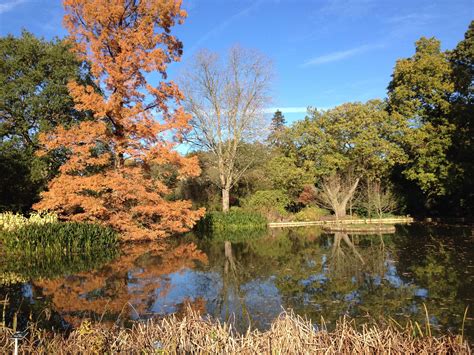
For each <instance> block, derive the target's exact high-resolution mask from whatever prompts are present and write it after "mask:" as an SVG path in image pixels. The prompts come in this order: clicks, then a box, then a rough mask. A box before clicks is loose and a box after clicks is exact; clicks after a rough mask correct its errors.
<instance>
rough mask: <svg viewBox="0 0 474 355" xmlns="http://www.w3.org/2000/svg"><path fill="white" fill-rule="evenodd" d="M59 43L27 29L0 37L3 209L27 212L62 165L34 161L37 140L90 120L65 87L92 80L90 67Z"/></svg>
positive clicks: (53, 158)
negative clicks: (42, 134)
mask: <svg viewBox="0 0 474 355" xmlns="http://www.w3.org/2000/svg"><path fill="white" fill-rule="evenodd" d="M69 49H70V48H69V45H68V44H67V43H66V42H64V41H60V40H58V39H55V40H53V41H46V40H44V39H41V38H36V37H35V36H34V35H33V34H31V33H29V32H27V31H23V32H22V34H21V36H20V37H14V36H12V35H9V36H6V37H3V38H0V58H1V60H0V164H1V165H2V167H4V169H6V170H3V171H9V172H10V173H8V174H6V176H3V177H2V188H1V189H0V208H1V209H13V210H28V209H29V207H30V206H31V204H32V203H33V202H34V201H35V200H36V198H37V195H38V192H39V190H41V189H42V188H43V186H44V184H45V182H46V181H47V180H48V179H49V178H50V177H51V175H52V174H53V173H54V170H55V169H56V168H57V167H58V165H59V164H60V163H61V158H62V157H64V155H63V154H58V152H56V153H55V154H51V155H49V156H48V157H46V158H41V159H40V158H38V157H35V155H34V154H35V151H36V149H37V148H38V140H37V136H38V133H39V132H44V131H47V130H50V129H51V128H53V127H56V126H57V125H59V124H65V125H69V124H71V123H72V122H75V121H77V120H83V119H85V118H86V117H87V114H86V113H84V112H78V111H77V110H75V109H74V103H73V101H72V99H71V97H70V96H69V92H68V89H67V87H66V84H67V83H68V81H69V80H71V79H75V80H78V81H82V82H84V81H87V82H91V78H90V75H89V71H88V67H87V66H86V64H85V63H82V62H79V61H78V60H77V59H76V58H75V56H74V54H73V53H72V52H70V50H69Z"/></svg>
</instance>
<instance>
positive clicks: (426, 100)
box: [388, 37, 454, 198]
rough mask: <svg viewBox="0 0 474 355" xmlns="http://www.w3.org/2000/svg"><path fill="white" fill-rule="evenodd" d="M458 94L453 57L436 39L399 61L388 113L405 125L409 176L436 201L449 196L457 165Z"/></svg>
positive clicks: (406, 173) (420, 43)
mask: <svg viewBox="0 0 474 355" xmlns="http://www.w3.org/2000/svg"><path fill="white" fill-rule="evenodd" d="M453 90H454V84H453V82H452V68H451V65H450V63H449V58H448V55H447V54H446V53H444V52H442V51H441V49H440V42H439V41H438V40H437V39H436V38H425V37H422V38H421V39H419V40H418V41H417V42H416V51H415V54H414V55H413V56H412V57H410V58H404V59H400V60H398V61H397V63H396V65H395V69H394V72H393V74H392V81H391V82H390V84H389V86H388V105H389V106H388V109H389V112H390V114H391V116H392V117H394V118H395V119H396V120H399V121H403V122H404V132H405V138H404V143H405V144H404V146H405V147H406V149H405V151H406V153H407V155H408V162H407V164H406V165H405V166H404V170H403V174H404V176H405V177H406V178H407V179H408V180H409V181H414V182H416V183H417V184H418V186H419V187H420V188H421V190H422V191H423V192H424V193H425V194H426V195H427V196H428V198H432V197H435V196H440V195H444V194H445V193H446V184H447V180H448V178H449V172H450V169H451V165H452V164H451V162H450V161H449V159H448V151H449V149H450V147H451V144H452V134H453V131H454V125H453V124H451V123H450V120H449V116H450V113H451V102H450V99H451V95H452V93H453Z"/></svg>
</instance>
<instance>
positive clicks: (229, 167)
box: [182, 47, 271, 211]
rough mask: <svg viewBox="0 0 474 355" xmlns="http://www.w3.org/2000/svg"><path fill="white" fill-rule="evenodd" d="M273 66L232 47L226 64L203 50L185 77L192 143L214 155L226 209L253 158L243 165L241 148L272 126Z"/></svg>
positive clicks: (264, 60)
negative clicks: (268, 119)
mask: <svg viewBox="0 0 474 355" xmlns="http://www.w3.org/2000/svg"><path fill="white" fill-rule="evenodd" d="M270 68H271V66H270V63H269V61H268V59H267V58H265V57H264V56H263V55H262V54H260V53H257V52H255V51H251V50H248V49H243V48H240V47H233V48H231V49H230V51H229V53H228V56H227V60H226V62H225V63H224V62H222V61H220V59H219V57H218V56H217V54H215V53H211V52H208V51H201V52H200V53H198V54H197V56H196V57H195V59H194V62H193V63H192V66H191V67H190V68H189V69H188V71H187V72H186V73H185V75H184V76H183V80H182V81H183V84H182V87H183V91H184V94H185V100H186V101H185V102H186V109H187V110H188V111H189V112H191V114H192V115H193V119H192V120H191V124H192V126H193V129H192V131H191V132H190V134H189V135H188V141H189V142H191V143H192V144H194V145H195V146H197V147H199V148H200V149H202V150H206V151H209V152H211V153H212V154H213V155H214V158H215V159H214V160H215V163H216V168H217V170H218V172H219V188H220V189H221V192H222V210H223V211H228V210H229V198H230V190H231V188H232V187H233V186H234V185H235V184H236V183H237V182H238V181H239V179H240V178H241V176H242V174H243V173H244V172H245V171H246V170H247V168H248V167H249V166H250V165H251V164H252V162H253V160H254V159H253V158H251V159H250V161H248V162H247V163H244V164H241V165H240V166H238V165H237V164H236V162H237V159H238V152H239V148H240V147H241V146H242V145H243V144H245V143H248V142H252V141H255V140H256V139H257V138H262V136H263V133H264V129H265V128H267V127H265V126H266V122H265V119H264V112H263V111H264V108H265V106H266V104H267V102H268V100H269V88H270V79H271V69H270Z"/></svg>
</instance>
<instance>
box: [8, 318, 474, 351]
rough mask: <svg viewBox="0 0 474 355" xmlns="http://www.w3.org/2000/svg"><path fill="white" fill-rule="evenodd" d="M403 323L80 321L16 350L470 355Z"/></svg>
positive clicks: (33, 332) (460, 343)
mask: <svg viewBox="0 0 474 355" xmlns="http://www.w3.org/2000/svg"><path fill="white" fill-rule="evenodd" d="M410 324H411V323H409V324H408V325H407V326H406V327H405V328H402V329H400V327H398V326H395V325H391V324H388V325H386V326H377V325H363V326H362V327H361V328H357V327H356V325H355V322H353V321H350V320H347V319H345V318H344V319H342V320H341V321H339V322H338V323H337V325H336V328H335V330H333V331H328V330H326V329H325V327H324V326H323V327H322V328H321V329H318V327H316V326H315V325H314V324H312V323H311V322H310V321H308V320H306V319H303V318H301V317H299V316H295V315H294V314H292V313H283V314H282V315H281V316H280V317H278V318H277V319H276V320H275V321H274V322H273V323H272V325H271V327H270V329H269V330H267V331H258V330H254V331H250V330H249V331H247V332H246V333H245V334H238V333H236V332H235V331H234V329H233V328H232V326H231V325H230V324H228V323H219V322H215V321H212V320H210V319H204V318H201V317H200V316H199V315H197V314H196V313H193V312H192V311H190V310H189V311H188V313H187V314H185V316H184V317H182V318H178V317H177V316H174V315H172V316H169V317H166V318H164V319H161V320H149V321H147V322H144V323H135V324H134V325H133V327H132V328H131V329H126V328H123V327H119V326H117V325H115V326H113V327H106V326H104V325H101V324H94V323H91V322H89V321H85V322H83V323H82V324H81V326H80V327H78V328H77V329H75V330H73V331H72V332H71V333H70V334H69V335H68V336H63V335H61V334H47V333H45V332H42V331H39V330H38V329H36V328H35V327H32V328H30V329H29V332H28V336H27V337H26V338H25V339H23V340H22V341H21V342H20V349H19V351H20V352H21V353H26V354H28V353H35V354H76V353H83V354H85V353H110V354H112V353H170V354H212V353H215V354H320V353H321V354H378V353H391V354H470V353H471V349H470V348H469V345H468V343H467V342H466V341H465V340H464V339H462V338H461V337H459V336H453V335H445V336H441V337H435V336H431V335H426V334H425V335H420V334H417V333H416V332H414V329H413V327H412V326H411V325H410ZM11 333H12V331H11V330H10V329H7V328H3V330H1V329H0V352H2V353H8V352H11V351H12V348H13V343H12V341H11V340H10V339H9V338H10V336H11Z"/></svg>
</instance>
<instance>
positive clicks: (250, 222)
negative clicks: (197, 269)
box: [196, 207, 267, 240]
mask: <svg viewBox="0 0 474 355" xmlns="http://www.w3.org/2000/svg"><path fill="white" fill-rule="evenodd" d="M196 228H197V230H198V231H199V232H200V233H201V234H203V235H205V236H206V237H212V238H216V239H222V240H230V238H233V239H247V238H254V237H256V236H257V237H258V236H260V235H261V234H262V233H261V232H262V231H263V232H265V231H266V229H267V220H266V219H265V217H263V216H262V215H260V214H259V213H255V212H249V211H243V210H242V209H239V208H235V207H234V208H231V210H230V211H229V212H227V213H224V212H217V211H215V212H209V213H207V214H206V215H205V216H204V218H202V219H201V220H200V221H199V222H198V224H197V226H196Z"/></svg>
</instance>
